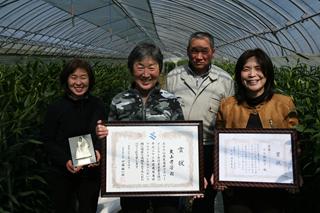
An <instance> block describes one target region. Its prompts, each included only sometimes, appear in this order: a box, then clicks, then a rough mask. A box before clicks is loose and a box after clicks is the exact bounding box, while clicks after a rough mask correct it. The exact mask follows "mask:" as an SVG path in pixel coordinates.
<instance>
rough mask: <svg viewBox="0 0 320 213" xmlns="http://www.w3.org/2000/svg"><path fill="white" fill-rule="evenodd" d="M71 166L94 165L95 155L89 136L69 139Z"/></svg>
mask: <svg viewBox="0 0 320 213" xmlns="http://www.w3.org/2000/svg"><path fill="white" fill-rule="evenodd" d="M69 145H70V151H71V157H72V163H73V166H75V167H76V166H84V165H88V164H91V163H96V162H97V160H96V155H95V152H94V147H93V143H92V138H91V135H90V134H87V135H79V136H76V137H72V138H69Z"/></svg>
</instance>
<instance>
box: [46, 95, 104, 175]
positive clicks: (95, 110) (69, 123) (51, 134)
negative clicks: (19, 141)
mask: <svg viewBox="0 0 320 213" xmlns="http://www.w3.org/2000/svg"><path fill="white" fill-rule="evenodd" d="M105 119H106V109H105V106H104V104H103V102H102V101H101V100H100V99H98V98H96V97H94V96H91V95H89V96H88V97H86V98H83V99H81V100H77V101H75V100H72V99H70V98H69V97H68V96H63V97H61V98H59V99H58V100H57V101H55V102H54V103H52V104H51V105H49V107H48V111H47V114H46V117H45V120H44V127H43V131H42V137H43V142H44V147H45V149H46V151H47V153H48V157H49V160H50V161H51V163H52V165H53V166H55V167H58V168H61V169H62V170H66V162H67V161H68V160H71V152H70V147H69V141H68V138H70V137H74V136H78V135H84V134H91V137H92V139H93V144H94V148H95V150H99V149H100V141H99V140H97V138H96V135H95V127H96V123H97V121H98V120H105Z"/></svg>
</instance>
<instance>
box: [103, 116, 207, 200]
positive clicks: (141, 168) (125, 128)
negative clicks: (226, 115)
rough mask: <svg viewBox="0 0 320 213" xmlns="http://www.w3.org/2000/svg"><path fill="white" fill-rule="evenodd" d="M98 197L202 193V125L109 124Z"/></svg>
mask: <svg viewBox="0 0 320 213" xmlns="http://www.w3.org/2000/svg"><path fill="white" fill-rule="evenodd" d="M107 128H108V136H107V138H106V143H105V144H104V147H103V151H102V157H103V160H102V167H103V170H102V174H103V175H102V188H101V192H102V196H122V197H123V196H165V195H166V196H168V195H169V196H182V195H186V196H190V195H197V194H202V193H203V168H202V167H203V165H202V161H201V159H202V122H201V121H179V122H176V121H175V122H172V121H169V122H168V121H166V122H163V121H158V122H117V123H108V124H107Z"/></svg>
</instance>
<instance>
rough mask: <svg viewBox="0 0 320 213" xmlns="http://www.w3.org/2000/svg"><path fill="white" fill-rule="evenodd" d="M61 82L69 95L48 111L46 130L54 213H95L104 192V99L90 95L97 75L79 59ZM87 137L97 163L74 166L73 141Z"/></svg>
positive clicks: (67, 67)
mask: <svg viewBox="0 0 320 213" xmlns="http://www.w3.org/2000/svg"><path fill="white" fill-rule="evenodd" d="M60 82H61V85H62V87H63V88H64V90H65V94H64V96H62V97H60V98H59V99H58V100H56V101H55V102H54V103H52V104H51V105H50V106H49V107H48V111H47V114H46V117H45V121H44V128H43V141H44V145H45V149H46V151H47V154H48V157H49V160H50V168H51V169H50V171H51V172H50V174H49V177H48V183H49V188H50V192H51V197H52V201H53V205H54V210H55V212H59V213H61V212H66V213H69V212H72V213H73V212H79V213H80V212H83V213H84V212H85V213H95V212H96V209H97V201H98V196H99V188H100V174H99V166H98V165H99V160H100V152H99V149H100V144H99V141H98V140H97V139H96V136H95V125H96V122H97V121H98V120H101V119H103V120H104V119H105V115H106V111H105V107H104V104H103V102H102V101H101V100H100V99H98V98H96V97H94V96H92V95H90V91H91V89H92V87H93V85H94V74H93V71H92V68H91V66H90V65H89V64H88V63H87V62H85V61H83V60H79V59H74V60H72V61H71V62H69V63H68V64H67V65H66V66H65V68H64V69H63V70H62V72H61V74H60ZM87 134H89V135H91V138H92V141H93V147H94V150H95V151H94V154H95V157H96V160H97V162H95V163H91V164H88V165H82V166H74V165H73V163H72V157H71V151H70V146H69V139H70V138H72V137H76V136H83V135H87Z"/></svg>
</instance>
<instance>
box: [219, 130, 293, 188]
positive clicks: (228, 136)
mask: <svg viewBox="0 0 320 213" xmlns="http://www.w3.org/2000/svg"><path fill="white" fill-rule="evenodd" d="M214 174H215V175H214V181H215V185H216V186H217V187H218V186H243V187H272V188H297V187H298V186H299V183H298V182H299V178H298V170H297V134H296V131H295V130H294V129H220V130H216V132H215V148H214Z"/></svg>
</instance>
